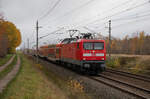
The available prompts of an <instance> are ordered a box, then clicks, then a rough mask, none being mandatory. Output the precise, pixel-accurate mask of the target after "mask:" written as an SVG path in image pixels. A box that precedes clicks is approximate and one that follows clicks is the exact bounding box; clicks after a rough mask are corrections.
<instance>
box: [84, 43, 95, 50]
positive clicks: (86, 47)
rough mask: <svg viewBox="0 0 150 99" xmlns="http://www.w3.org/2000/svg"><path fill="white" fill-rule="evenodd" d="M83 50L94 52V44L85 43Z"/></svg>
mask: <svg viewBox="0 0 150 99" xmlns="http://www.w3.org/2000/svg"><path fill="white" fill-rule="evenodd" d="M83 48H84V49H85V50H92V49H93V43H83Z"/></svg>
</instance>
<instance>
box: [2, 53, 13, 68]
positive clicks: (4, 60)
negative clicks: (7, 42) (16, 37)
mask: <svg viewBox="0 0 150 99" xmlns="http://www.w3.org/2000/svg"><path fill="white" fill-rule="evenodd" d="M12 56H13V54H8V55H6V56H5V57H3V58H0V66H2V65H4V64H5V63H7V61H9V59H10V58H11V57H12Z"/></svg>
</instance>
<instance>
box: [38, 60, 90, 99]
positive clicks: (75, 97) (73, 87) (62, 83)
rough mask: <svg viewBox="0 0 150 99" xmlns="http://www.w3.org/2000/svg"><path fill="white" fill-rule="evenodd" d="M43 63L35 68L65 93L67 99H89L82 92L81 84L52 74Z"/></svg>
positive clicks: (57, 74) (54, 73)
mask: <svg viewBox="0 0 150 99" xmlns="http://www.w3.org/2000/svg"><path fill="white" fill-rule="evenodd" d="M44 65H47V64H44V63H43V62H40V63H39V64H37V65H36V67H37V68H38V69H39V70H40V71H42V73H43V74H44V75H46V77H47V78H48V79H49V80H50V81H52V82H53V83H55V84H56V85H57V86H58V87H59V88H60V89H61V90H62V91H63V92H65V93H66V95H67V97H68V98H69V99H90V98H91V97H90V96H88V95H86V94H85V93H84V91H83V89H84V88H83V86H82V84H81V83H82V82H79V81H76V80H72V79H70V80H66V79H64V78H62V77H61V76H60V74H59V73H56V72H53V71H52V70H51V68H48V67H47V66H44Z"/></svg>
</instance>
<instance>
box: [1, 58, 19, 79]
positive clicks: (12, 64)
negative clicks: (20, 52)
mask: <svg viewBox="0 0 150 99" xmlns="http://www.w3.org/2000/svg"><path fill="white" fill-rule="evenodd" d="M16 63H17V57H16V56H15V58H14V60H13V61H12V63H11V64H9V65H8V66H7V67H6V68H5V69H4V70H3V71H1V72H0V80H1V79H2V78H3V77H4V76H6V75H7V74H8V73H9V72H10V71H11V70H12V69H13V67H14V66H15V64H16Z"/></svg>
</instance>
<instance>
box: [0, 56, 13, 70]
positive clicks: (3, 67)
mask: <svg viewBox="0 0 150 99" xmlns="http://www.w3.org/2000/svg"><path fill="white" fill-rule="evenodd" d="M14 58H15V55H13V56H12V57H11V59H10V60H9V61H8V62H7V63H6V64H4V65H2V66H0V72H1V71H3V70H4V69H5V68H6V67H7V66H8V65H9V64H11V63H12V61H13V60H14Z"/></svg>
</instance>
